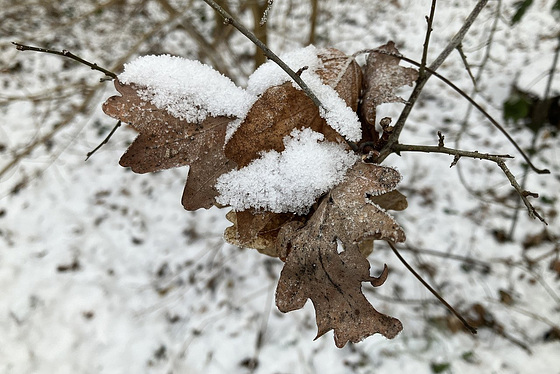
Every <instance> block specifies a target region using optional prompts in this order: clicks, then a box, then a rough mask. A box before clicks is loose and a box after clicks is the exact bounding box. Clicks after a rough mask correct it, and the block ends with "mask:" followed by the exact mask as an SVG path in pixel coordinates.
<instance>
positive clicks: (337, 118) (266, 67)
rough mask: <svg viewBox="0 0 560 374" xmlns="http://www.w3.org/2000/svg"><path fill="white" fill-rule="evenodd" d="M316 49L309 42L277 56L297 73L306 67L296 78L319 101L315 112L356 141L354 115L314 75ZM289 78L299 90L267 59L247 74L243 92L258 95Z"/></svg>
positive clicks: (357, 131) (358, 131)
mask: <svg viewBox="0 0 560 374" xmlns="http://www.w3.org/2000/svg"><path fill="white" fill-rule="evenodd" d="M319 52H320V51H319V50H318V49H317V48H316V47H315V46H313V45H309V46H307V47H305V48H299V49H295V50H294V51H291V52H288V53H285V54H281V55H280V58H281V59H282V60H283V61H284V62H285V63H286V64H287V65H288V66H289V67H290V68H291V69H292V70H293V71H296V72H297V71H299V70H300V69H301V68H304V67H307V68H306V69H305V70H304V71H303V72H302V73H301V75H300V77H301V79H302V80H303V81H304V82H305V83H306V84H307V86H308V87H309V88H310V89H311V91H312V92H313V93H314V94H315V95H316V96H317V98H318V99H319V101H320V102H321V103H322V104H323V107H322V108H320V110H319V114H320V115H321V117H322V118H324V119H325V120H326V121H327V124H328V125H329V126H331V127H332V128H333V129H335V130H336V131H338V133H339V134H341V135H342V136H344V137H345V138H346V139H347V140H350V141H353V142H357V141H359V140H360V139H361V137H362V130H361V125H360V121H359V119H358V116H357V115H356V113H355V112H354V111H353V110H352V109H351V108H349V107H348V106H347V105H346V103H345V102H344V100H342V98H341V97H340V96H339V95H338V93H337V92H336V91H335V90H334V88H332V87H330V86H328V85H325V84H323V82H322V81H321V79H320V78H319V76H318V75H317V73H316V71H317V69H318V68H320V67H322V62H321V59H320V58H319V57H317V54H318V53H319ZM289 81H292V84H293V86H294V87H295V88H297V89H301V87H300V86H299V85H298V84H297V83H295V82H294V81H293V80H292V78H290V76H289V75H288V74H287V73H286V72H285V71H284V70H282V69H281V68H280V67H279V66H278V65H277V64H276V63H275V62H274V61H268V62H267V63H265V64H263V65H261V66H260V67H259V68H258V69H257V70H255V72H254V73H253V74H251V76H250V77H249V81H248V83H247V91H249V92H250V93H252V94H254V95H260V94H262V93H263V92H265V91H266V90H267V89H268V88H270V87H272V86H278V85H281V84H283V83H285V82H289ZM239 124H240V123H237V122H236V123H232V124H230V128H229V129H228V134H230V135H229V136H231V135H233V133H234V131H235V129H236V126H239Z"/></svg>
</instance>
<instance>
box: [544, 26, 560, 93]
mask: <svg viewBox="0 0 560 374" xmlns="http://www.w3.org/2000/svg"><path fill="white" fill-rule="evenodd" d="M558 55H560V35H558V40H557V42H556V51H555V52H554V58H553V59H552V66H551V67H550V71H549V73H548V81H547V82H546V88H545V91H544V97H543V100H546V99H548V95H549V94H550V87H552V81H553V78H554V73H555V72H556V65H557V64H558Z"/></svg>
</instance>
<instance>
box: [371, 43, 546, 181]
mask: <svg viewBox="0 0 560 374" xmlns="http://www.w3.org/2000/svg"><path fill="white" fill-rule="evenodd" d="M371 52H374V53H383V54H388V55H390V56H392V57H396V58H399V59H401V60H403V61H406V62H408V63H409V64H412V65H415V66H420V64H419V63H418V62H416V61H414V60H412V59H410V58H407V57H404V56H402V55H395V54H392V53H387V52H385V51H381V50H371ZM425 69H426V72H427V73H429V74H432V75H434V76H435V77H436V78H438V79H440V80H441V81H443V82H444V83H445V84H447V85H448V86H449V87H451V88H453V89H454V90H455V91H456V92H457V93H459V94H460V95H461V96H463V97H464V98H465V99H466V100H467V101H468V102H469V103H470V104H471V105H472V106H474V107H475V108H476V109H477V110H478V111H479V112H480V113H482V114H483V115H484V116H485V117H486V118H487V119H488V120H489V121H490V123H492V125H494V127H496V128H497V129H498V130H500V132H502V134H504V135H505V137H506V138H507V139H508V140H509V142H510V143H511V144H512V145H513V146H514V147H515V149H517V151H518V152H519V153H520V154H521V156H522V157H523V158H524V159H525V161H526V162H527V164H528V165H529V166H530V167H531V169H533V171H534V172H535V173H537V174H550V170H548V169H539V168H537V167H536V166H535V165H534V164H533V163H532V162H531V159H530V158H529V156H528V155H527V154H526V153H525V151H523V149H521V147H520V146H519V144H517V142H516V141H515V140H514V139H513V138H512V137H511V135H510V134H509V133H508V132H507V131H506V129H505V128H504V127H503V126H502V125H500V123H499V122H498V121H496V120H495V119H494V117H492V116H491V115H490V114H489V113H488V112H487V111H486V110H484V108H483V107H481V106H480V104H478V103H477V102H476V101H474V99H473V98H472V97H470V96H469V95H468V94H467V93H466V92H465V91H463V90H462V89H460V88H459V87H457V86H456V85H455V84H454V83H453V82H451V81H450V80H449V79H447V78H445V77H444V76H443V75H441V74H439V73H438V72H436V71H434V70H432V69H431V68H428V67H426V68H425ZM395 127H396V125H395ZM393 131H394V130H393ZM389 139H390V138H389ZM386 147H387V146H385V148H386ZM381 161H382V158H381V155H380V159H379V162H381Z"/></svg>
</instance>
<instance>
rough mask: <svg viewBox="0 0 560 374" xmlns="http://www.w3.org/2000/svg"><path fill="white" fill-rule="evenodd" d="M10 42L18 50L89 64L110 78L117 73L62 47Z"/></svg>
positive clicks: (114, 76)
mask: <svg viewBox="0 0 560 374" xmlns="http://www.w3.org/2000/svg"><path fill="white" fill-rule="evenodd" d="M12 44H13V45H15V46H16V48H17V50H18V51H35V52H43V53H50V54H53V55H59V56H64V57H68V58H70V59H72V60H74V61H78V62H79V63H81V64H84V65H86V66H89V67H90V68H91V70H97V71H100V72H102V73H103V74H105V75H106V76H108V77H109V78H112V79H116V78H117V74H115V73H113V72H112V71H109V70H107V69H104V68H102V67H101V66H99V65H97V64H96V63H93V62H89V61H86V60H84V59H83V58H81V57H79V56H76V55H75V54H73V53H72V52H70V51H67V50H65V49H63V50H62V51H56V50H52V49H46V48H39V47H31V46H28V45H23V44H20V43H16V42H12Z"/></svg>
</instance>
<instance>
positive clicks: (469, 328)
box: [387, 241, 476, 334]
mask: <svg viewBox="0 0 560 374" xmlns="http://www.w3.org/2000/svg"><path fill="white" fill-rule="evenodd" d="M387 243H388V244H389V247H391V249H392V250H393V252H394V253H395V255H396V256H397V258H398V259H399V260H400V261H401V262H402V263H403V265H404V266H405V267H406V268H407V269H408V271H410V272H411V273H412V275H414V276H415V277H416V279H418V280H419V281H420V283H422V284H423V285H424V287H426V288H427V289H428V291H430V292H431V293H432V294H433V295H434V296H435V297H436V298H437V299H438V300H439V301H440V302H441V303H442V304H443V305H445V307H446V308H447V309H448V310H449V311H450V312H451V313H453V314H454V315H455V317H457V318H458V319H459V320H460V321H461V322H462V323H463V326H465V328H466V329H467V330H469V331H470V332H471V334H476V329H475V328H474V327H472V326H471V325H470V324H469V323H468V322H467V320H466V319H464V318H463V316H461V315H460V314H459V312H457V311H456V310H455V309H454V308H453V307H452V306H451V305H450V304H449V303H448V302H447V301H445V299H444V298H443V297H441V296H440V295H439V294H438V293H437V292H436V290H434V289H433V288H432V287H431V286H430V285H429V284H428V283H426V281H425V280H424V279H422V277H421V276H420V275H419V274H418V273H417V272H416V270H414V268H413V267H412V266H410V265H409V263H408V262H406V260H405V259H404V258H403V257H402V256H401V254H400V253H399V251H398V250H397V247H395V245H394V244H393V243H391V242H390V241H387Z"/></svg>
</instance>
